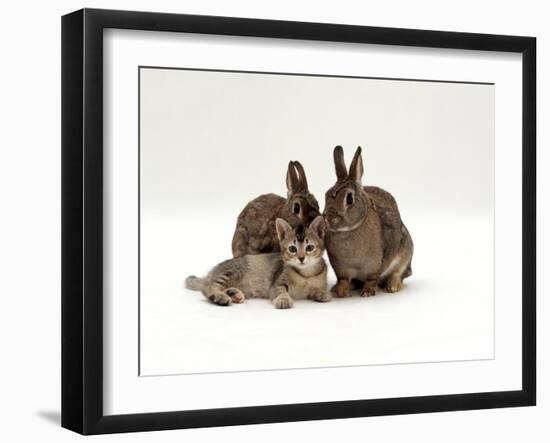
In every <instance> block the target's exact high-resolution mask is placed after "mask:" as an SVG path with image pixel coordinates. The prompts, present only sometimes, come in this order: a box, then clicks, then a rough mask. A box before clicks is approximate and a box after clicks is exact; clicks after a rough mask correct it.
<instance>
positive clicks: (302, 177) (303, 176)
mask: <svg viewBox="0 0 550 443" xmlns="http://www.w3.org/2000/svg"><path fill="white" fill-rule="evenodd" d="M294 167H295V168H296V170H297V171H298V175H299V181H300V191H307V190H308V189H309V188H308V187H307V178H306V171H304V167H303V166H302V164H301V163H300V162H299V161H295V162H294Z"/></svg>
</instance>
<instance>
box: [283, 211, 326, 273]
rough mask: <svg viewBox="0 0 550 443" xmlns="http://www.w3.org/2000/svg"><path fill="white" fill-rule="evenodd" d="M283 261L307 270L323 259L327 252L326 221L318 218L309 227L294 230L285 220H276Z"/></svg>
mask: <svg viewBox="0 0 550 443" xmlns="http://www.w3.org/2000/svg"><path fill="white" fill-rule="evenodd" d="M275 228H276V229H277V236H278V237H279V245H280V247H281V255H282V257H283V261H284V262H285V263H287V264H290V265H291V266H293V267H294V268H296V269H298V270H301V269H307V268H309V267H311V266H313V265H315V264H317V262H318V261H319V260H322V258H323V252H324V251H325V242H324V238H325V220H324V219H323V217H322V216H318V217H316V218H315V219H314V220H313V221H312V222H311V223H310V225H309V226H308V227H306V226H304V225H298V226H296V228H292V226H290V225H289V224H288V223H287V222H286V221H285V220H283V219H282V218H278V219H276V220H275Z"/></svg>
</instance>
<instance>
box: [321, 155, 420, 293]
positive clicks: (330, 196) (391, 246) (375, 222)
mask: <svg viewBox="0 0 550 443" xmlns="http://www.w3.org/2000/svg"><path fill="white" fill-rule="evenodd" d="M334 165H335V168H336V177H337V181H336V184H335V185H334V186H333V187H332V188H330V189H329V190H328V191H327V193H326V195H325V199H326V201H325V214H324V215H325V219H326V223H327V228H328V229H327V234H326V240H325V242H326V248H327V252H328V257H329V260H330V263H331V265H332V267H333V268H334V272H335V273H336V277H337V279H338V283H336V285H335V286H334V287H333V288H332V290H333V292H334V293H335V294H336V295H337V296H338V297H347V296H349V295H350V294H351V292H350V291H351V289H352V288H361V296H364V297H368V296H371V295H374V294H375V293H376V287H377V286H380V287H383V288H384V289H385V290H386V291H387V292H396V291H399V290H400V289H401V288H402V286H403V279H404V278H406V277H408V276H410V275H412V269H411V261H412V256H413V242H412V238H411V236H410V234H409V231H408V230H407V228H406V227H405V225H404V224H403V222H402V221H401V216H400V214H399V209H398V208H397V203H396V202H395V199H394V198H393V197H392V196H391V194H389V193H388V192H386V191H384V190H383V189H380V188H377V187H374V186H365V187H363V185H362V183H361V179H362V176H363V160H362V158H361V147H358V148H357V151H355V155H354V157H353V161H352V162H351V165H350V168H349V171H348V170H347V169H346V165H345V163H344V151H343V149H342V147H341V146H336V147H335V148H334Z"/></svg>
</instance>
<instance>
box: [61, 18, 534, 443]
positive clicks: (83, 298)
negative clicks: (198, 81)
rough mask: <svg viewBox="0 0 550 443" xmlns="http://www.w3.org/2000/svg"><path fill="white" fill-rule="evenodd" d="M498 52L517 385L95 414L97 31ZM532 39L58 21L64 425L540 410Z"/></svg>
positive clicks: (115, 426)
mask: <svg viewBox="0 0 550 443" xmlns="http://www.w3.org/2000/svg"><path fill="white" fill-rule="evenodd" d="M107 28H118V29H132V30H147V31H172V32H180V33H181V32H186V33H190V32H191V33H199V34H217V35H228V36H250V37H269V38H280V39H301V40H318V41H331V42H353V43H369V44H378V45H398V46H416V47H431V48H455V49H470V50H479V51H503V52H511V53H520V54H522V66H523V80H522V82H523V85H522V88H523V97H522V131H523V134H522V150H523V164H522V167H523V179H522V180H523V184H522V186H523V189H522V195H523V203H522V204H523V208H522V211H523V213H522V221H523V232H522V241H523V246H522V248H523V249H522V252H523V257H522V261H523V262H522V263H523V269H522V279H523V280H522V285H523V286H522V289H523V293H522V334H523V336H522V389H521V390H517V391H506V392H479V393H467V394H457V395H435V396H420V397H405V398H392V399H371V400H356V401H333V402H325V403H307V404H286V405H266V406H259V407H237V408H229V409H208V410H191V411H177V412H160V413H142V414H131V415H104V413H103V407H102V404H103V333H102V330H103V329H102V328H103V317H102V316H103V298H102V297H103V295H102V284H103V274H102V272H103V271H102V269H103V208H102V206H103V198H102V195H103V166H102V165H103V147H102V138H103V87H102V85H103V38H102V37H103V30H104V29H107ZM535 116H536V39H535V38H533V37H517V36H504V35H485V34H471V33H457V32H441V31H424V30H412V29H391V28H378V27H365V26H350V25H337V24H320V23H301V22H290V21H275V20H257V19H244V18H230V17H211V16H197V15H180V14H162V13H150V12H127V11H110V10H98V9H82V10H79V11H76V12H73V13H71V14H68V15H65V16H63V18H62V420H61V421H62V426H63V427H65V428H68V429H71V430H73V431H76V432H79V433H82V434H104V433H115V432H131V431H151V430H161V429H179V428H192V427H210V426H228V425H239V424H253V423H272V422H285V421H300V420H319V419H330V418H347V417H362V416H379V415H392V414H412V413H424V412H436V411H457V410H466V409H485V408H501V407H513V406H529V405H535V403H536V334H535V332H536V137H535V134H536V118H535Z"/></svg>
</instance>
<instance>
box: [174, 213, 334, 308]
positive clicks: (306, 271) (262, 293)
mask: <svg viewBox="0 0 550 443" xmlns="http://www.w3.org/2000/svg"><path fill="white" fill-rule="evenodd" d="M275 228H276V231H277V237H278V239H279V245H280V247H281V252H274V253H270V254H258V255H244V256H242V257H237V258H233V259H230V260H226V261H224V262H222V263H220V264H219V265H217V266H216V267H215V268H214V269H212V271H210V273H209V274H208V276H206V277H205V278H198V277H195V276H190V277H187V279H186V280H185V285H186V287H187V288H188V289H192V290H195V291H202V293H203V294H204V296H205V297H206V298H207V299H208V300H210V301H211V302H212V303H215V304H217V305H220V306H228V305H230V304H231V303H242V302H244V300H245V299H247V298H269V299H270V300H271V301H272V303H273V305H274V306H275V307H276V308H278V309H288V308H292V306H293V305H294V299H301V298H309V299H311V300H315V301H319V302H327V301H330V299H331V296H330V294H329V293H328V292H327V265H326V263H325V260H324V259H323V252H324V250H325V244H324V236H325V221H324V219H323V217H322V216H318V217H316V218H315V219H314V220H313V221H312V222H311V224H310V225H309V227H307V228H306V227H305V226H304V225H298V226H297V227H296V228H294V229H293V228H292V227H291V226H290V225H289V224H288V223H287V222H286V221H285V220H283V219H282V218H278V219H276V220H275Z"/></svg>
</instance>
